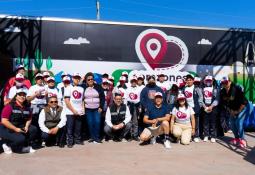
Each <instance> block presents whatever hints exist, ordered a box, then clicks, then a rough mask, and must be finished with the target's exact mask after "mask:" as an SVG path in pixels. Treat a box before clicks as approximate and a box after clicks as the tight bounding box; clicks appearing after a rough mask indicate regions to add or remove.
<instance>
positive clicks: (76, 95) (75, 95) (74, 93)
mask: <svg viewBox="0 0 255 175" xmlns="http://www.w3.org/2000/svg"><path fill="white" fill-rule="evenodd" d="M73 97H74V98H75V99H79V98H81V93H80V92H79V91H77V90H75V91H73Z"/></svg>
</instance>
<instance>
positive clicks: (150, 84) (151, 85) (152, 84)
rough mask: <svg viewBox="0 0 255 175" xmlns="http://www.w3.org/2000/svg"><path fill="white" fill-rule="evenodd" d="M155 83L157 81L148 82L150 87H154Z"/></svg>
mask: <svg viewBox="0 0 255 175" xmlns="http://www.w3.org/2000/svg"><path fill="white" fill-rule="evenodd" d="M155 85H156V83H155V82H149V83H148V86H149V87H154V86H155Z"/></svg>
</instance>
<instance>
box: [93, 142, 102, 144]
mask: <svg viewBox="0 0 255 175" xmlns="http://www.w3.org/2000/svg"><path fill="white" fill-rule="evenodd" d="M93 143H94V144H101V143H100V142H97V141H93Z"/></svg>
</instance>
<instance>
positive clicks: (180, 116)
mask: <svg viewBox="0 0 255 175" xmlns="http://www.w3.org/2000/svg"><path fill="white" fill-rule="evenodd" d="M176 115H177V117H178V118H179V119H185V118H186V117H187V115H186V114H185V113H182V112H180V111H178V112H177V114H176Z"/></svg>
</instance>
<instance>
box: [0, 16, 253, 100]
mask: <svg viewBox="0 0 255 175" xmlns="http://www.w3.org/2000/svg"><path fill="white" fill-rule="evenodd" d="M254 34H255V33H254V31H252V30H242V29H228V30H216V29H215V30H214V29H199V28H181V27H162V26H156V25H155V26H146V25H124V24H106V23H103V22H102V23H89V22H65V21H45V20H31V19H21V18H0V52H1V54H0V55H5V59H6V56H7V57H9V60H10V62H11V64H12V65H13V67H14V66H15V64H20V63H22V64H25V65H26V67H27V69H28V70H30V71H29V75H28V76H29V77H30V78H32V77H33V73H34V72H35V71H38V70H39V71H45V70H49V71H50V72H52V74H53V75H54V76H55V78H56V79H57V81H60V75H61V73H62V72H63V71H65V72H68V73H70V74H72V73H74V72H80V73H81V74H83V75H85V74H86V73H87V72H89V71H91V72H94V73H96V74H97V75H98V76H100V74H103V73H108V74H112V75H113V76H115V79H116V81H118V78H119V76H120V74H121V72H122V71H124V70H126V71H128V72H130V75H133V74H137V73H142V74H144V75H151V74H154V75H155V76H156V75H157V74H158V73H159V72H163V73H165V74H166V75H167V77H166V79H167V81H169V83H171V82H173V81H177V80H178V79H180V78H182V77H183V76H185V75H186V74H188V73H192V74H194V75H197V76H200V77H203V76H205V75H208V74H209V75H213V76H214V77H215V78H216V79H218V80H219V79H220V78H221V77H222V76H229V77H230V78H231V79H232V80H233V81H234V82H237V83H239V84H240V85H242V86H243V87H244V90H245V92H246V96H247V97H248V98H249V99H250V100H251V101H253V102H254V101H255V99H254V95H253V94H254V92H255V91H254V78H253V77H254V70H255V69H254V65H255V60H254V52H255V50H254V49H255V47H254V40H255V35H254ZM0 59H2V58H0ZM4 64H6V65H7V64H10V63H7V62H6V61H5V63H4ZM5 68H7V66H4V65H2V64H1V69H2V70H1V71H3V72H6V71H9V70H6V69H5ZM8 69H9V68H8Z"/></svg>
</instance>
